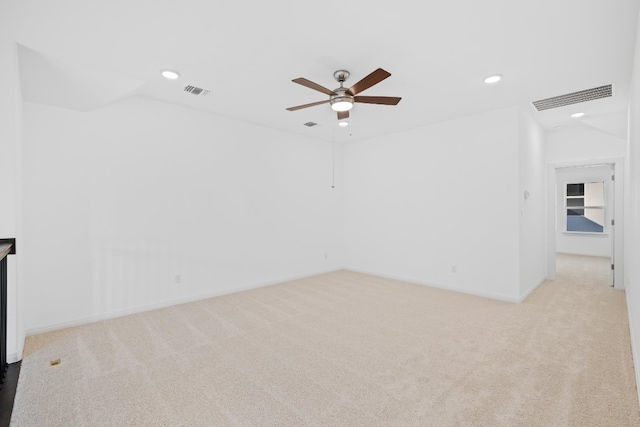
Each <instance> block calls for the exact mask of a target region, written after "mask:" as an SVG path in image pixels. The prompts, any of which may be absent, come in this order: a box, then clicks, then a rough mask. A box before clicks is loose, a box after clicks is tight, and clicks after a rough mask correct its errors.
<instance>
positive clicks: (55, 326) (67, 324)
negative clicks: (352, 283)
mask: <svg viewBox="0 0 640 427" xmlns="http://www.w3.org/2000/svg"><path fill="white" fill-rule="evenodd" d="M340 270H343V268H342V267H338V268H330V269H324V270H319V271H315V272H311V273H309V274H301V275H295V276H288V277H283V278H280V279H274V280H267V281H265V282H258V283H253V284H250V285H245V286H239V287H235V288H227V289H221V290H216V291H213V292H206V293H203V294H197V295H191V296H188V297H183V298H177V299H172V300H166V301H160V302H156V303H152V304H147V305H142V306H138V307H132V308H128V309H124V310H118V311H113V312H110V313H101V314H95V315H91V316H87V317H82V318H78V319H71V320H68V321H64V322H58V323H52V324H49V325H43V326H37V327H34V328H29V329H27V331H26V334H27V336H29V335H36V334H42V333H45V332H51V331H57V330H60V329H65V328H71V327H74V326H81V325H86V324H88V323H93V322H99V321H102V320H109V319H115V318H117V317H122V316H128V315H130V314H136V313H142V312H145V311H150V310H156V309H159V308H165V307H171V306H173V305H179V304H185V303H188V302H193V301H199V300H203V299H207V298H214V297H218V296H222V295H229V294H233V293H236V292H243V291H248V290H251V289H257V288H262V287H265V286H270V285H275V284H278V283H283V282H289V281H292V280H299V279H305V278H307V277H313V276H317V275H319V274H326V273H332V272H334V271H340ZM15 357H16V361H17V360H19V359H17V357H18V356H17V354H16V356H15Z"/></svg>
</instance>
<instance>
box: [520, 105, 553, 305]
mask: <svg viewBox="0 0 640 427" xmlns="http://www.w3.org/2000/svg"><path fill="white" fill-rule="evenodd" d="M519 142H520V144H519V150H520V154H519V156H520V171H519V172H520V194H519V198H520V251H519V254H520V260H519V261H520V262H519V269H520V293H519V297H520V298H521V299H522V298H524V297H526V296H527V295H529V293H531V291H533V290H534V289H535V288H536V287H537V286H538V285H539V284H540V283H542V281H543V280H544V279H545V277H546V275H547V265H546V253H547V242H546V238H545V233H544V230H545V227H546V221H545V211H546V206H547V203H546V197H545V194H546V193H545V192H546V186H545V183H546V168H545V133H544V130H543V129H542V128H541V127H540V126H539V125H538V123H536V121H535V120H533V118H531V116H529V115H528V114H526V113H524V112H522V111H521V112H520V115H519ZM525 192H527V196H526V198H525Z"/></svg>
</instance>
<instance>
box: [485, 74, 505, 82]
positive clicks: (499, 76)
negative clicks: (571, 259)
mask: <svg viewBox="0 0 640 427" xmlns="http://www.w3.org/2000/svg"><path fill="white" fill-rule="evenodd" d="M500 80H502V74H494V75H493V76H489V77H485V79H484V82H485V83H498V82H499V81H500Z"/></svg>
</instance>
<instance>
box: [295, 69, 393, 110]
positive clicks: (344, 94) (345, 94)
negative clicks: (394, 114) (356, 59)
mask: <svg viewBox="0 0 640 427" xmlns="http://www.w3.org/2000/svg"><path fill="white" fill-rule="evenodd" d="M349 75H350V74H349V72H348V71H346V70H338V71H336V72H335V73H333V78H334V79H336V81H337V82H338V83H340V87H339V88H337V89H334V90H330V89H327V88H326V87H323V86H320V85H319V84H317V83H314V82H312V81H310V80H307V79H305V78H303V77H299V78H297V79H293V80H291V81H292V82H294V83H298V84H300V85H302V86H306V87H308V88H310V89H314V90H317V91H318V92H322V93H324V94H326V95H329V99H327V100H325V101H319V102H312V103H311V104H304V105H298V106H296V107H290V108H287V110H289V111H296V110H300V109H302V108H308V107H313V106H316V105H320V104H327V103H330V104H331V108H332V109H333V110H334V111H337V112H338V120H343V119H346V118H348V117H349V110H350V109H351V108H352V107H353V103H354V102H361V103H363V104H381V105H396V104H398V102H400V100H401V99H402V98H398V97H394V96H357V95H358V94H359V93H360V92H363V91H365V90H367V89H369V88H370V87H371V86H373V85H375V84H378V83H380V82H381V81H383V80H384V79H386V78H387V77H389V76H390V75H391V73H389V72H387V71H385V70H383V69H382V68H378V69H377V70H375V71H374V72H372V73H371V74H369V75H368V76H366V77H365V78H363V79H362V80H360V81H359V82H358V83H356V84H354V85H353V86H351V87H350V88H346V87H343V86H342V84H343V83H344V82H345V81H347V79H348V78H349Z"/></svg>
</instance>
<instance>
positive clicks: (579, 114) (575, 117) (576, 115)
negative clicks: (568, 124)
mask: <svg viewBox="0 0 640 427" xmlns="http://www.w3.org/2000/svg"><path fill="white" fill-rule="evenodd" d="M582 116H584V113H573V114H572V115H571V117H573V118H574V119H577V118H580V117H582Z"/></svg>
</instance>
